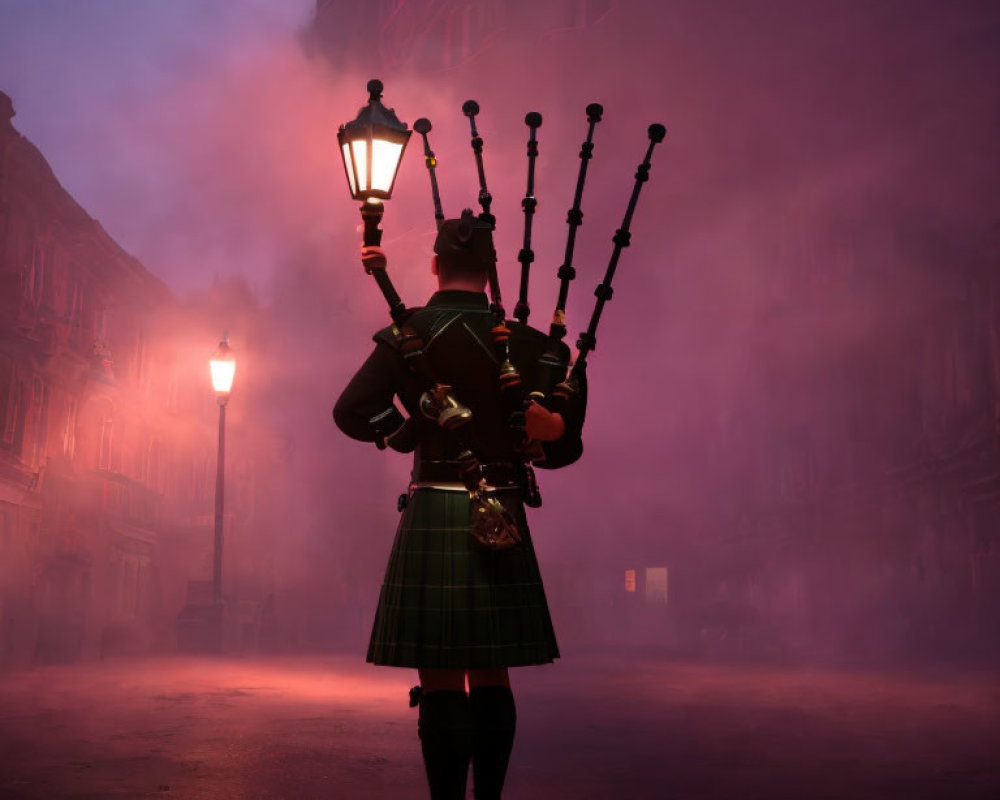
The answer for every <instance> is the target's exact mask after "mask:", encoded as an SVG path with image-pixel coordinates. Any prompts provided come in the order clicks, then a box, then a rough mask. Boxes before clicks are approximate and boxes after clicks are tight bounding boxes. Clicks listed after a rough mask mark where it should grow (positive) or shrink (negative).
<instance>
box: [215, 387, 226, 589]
mask: <svg viewBox="0 0 1000 800" xmlns="http://www.w3.org/2000/svg"><path fill="white" fill-rule="evenodd" d="M228 399H229V398H228V396H225V397H223V396H220V397H219V452H218V463H217V465H216V471H215V550H214V559H213V562H212V600H213V601H214V602H215V603H216V604H219V603H221V602H222V518H223V515H224V508H225V493H226V481H225V474H226V401H227V400H228Z"/></svg>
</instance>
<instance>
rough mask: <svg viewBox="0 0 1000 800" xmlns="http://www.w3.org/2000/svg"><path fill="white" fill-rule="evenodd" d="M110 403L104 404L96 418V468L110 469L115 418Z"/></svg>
mask: <svg viewBox="0 0 1000 800" xmlns="http://www.w3.org/2000/svg"><path fill="white" fill-rule="evenodd" d="M111 411H112V409H111V405H110V403H109V404H106V405H105V406H104V407H103V408H102V409H101V413H100V417H99V418H98V431H99V436H100V438H99V439H98V448H97V468H98V469H103V470H108V471H110V470H111V453H112V448H113V446H114V427H115V420H114V417H113V416H112V415H111Z"/></svg>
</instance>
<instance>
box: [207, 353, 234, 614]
mask: <svg viewBox="0 0 1000 800" xmlns="http://www.w3.org/2000/svg"><path fill="white" fill-rule="evenodd" d="M209 367H210V369H211V373H212V388H213V389H215V397H216V400H217V401H218V403H219V449H218V459H217V463H216V470H215V545H214V548H213V559H212V601H213V602H214V603H215V604H216V605H221V604H222V520H223V517H224V515H225V499H226V403H228V402H229V393H230V392H231V391H232V388H233V377H234V376H235V374H236V361H235V359H234V358H233V353H232V350H231V348H230V347H229V337H228V336H223V337H222V341H220V342H219V347H218V348H217V349H216V351H215V352H214V353H213V354H212V358H211V360H210V361H209Z"/></svg>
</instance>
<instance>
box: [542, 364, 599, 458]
mask: <svg viewBox="0 0 1000 800" xmlns="http://www.w3.org/2000/svg"><path fill="white" fill-rule="evenodd" d="M560 412H561V413H562V418H563V423H564V424H565V426H566V430H565V431H564V432H563V435H562V436H560V437H559V438H558V439H556V440H555V441H554V442H543V443H542V450H543V451H544V452H545V460H544V461H539V462H538V463H537V464H536V465H535V466H537V467H539V468H541V469H559V468H560V467H566V466H569V465H570V464H572V463H573V462H574V461H576V460H577V459H579V458H580V456H581V455H583V422H584V419H585V417H586V415H587V373H586V371H585V370H581V371H580V373H579V374H578V376H577V391H576V392H574V393H573V394H572V395H570V397H569V398H568V399H567V401H566V403H565V405H564V406H563V408H562V409H560Z"/></svg>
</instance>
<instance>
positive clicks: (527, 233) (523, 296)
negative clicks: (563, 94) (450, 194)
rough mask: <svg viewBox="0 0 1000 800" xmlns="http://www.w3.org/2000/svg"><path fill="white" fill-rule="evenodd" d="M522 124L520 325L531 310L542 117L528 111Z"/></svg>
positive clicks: (517, 310)
mask: <svg viewBox="0 0 1000 800" xmlns="http://www.w3.org/2000/svg"><path fill="white" fill-rule="evenodd" d="M524 124H525V125H527V126H528V130H529V131H530V133H529V134H528V187H527V189H525V191H524V199H523V200H522V201H521V209H522V210H523V211H524V240H523V243H522V245H521V250H520V252H518V254H517V260H518V261H519V262H520V263H521V286H520V291H519V292H518V296H517V305H516V306H514V317H515V318H516V319H517V320H518V321H519V322H522V323H525V324H527V322H528V315H529V314H530V313H531V309H530V307H529V306H528V273H529V271H530V270H531V262H533V261H534V260H535V251H534V250H532V249H531V222H532V219H533V218H534V216H535V209H536V208H537V207H538V201H537V200H536V199H535V159H537V158H538V140H537V139H536V138H535V137H536V133H537V132H538V129H539V128H540V127H541V125H542V115H541V114H539V113H538V112H537V111H530V112H529V113H528V114H527V115H526V116H525V118H524Z"/></svg>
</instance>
